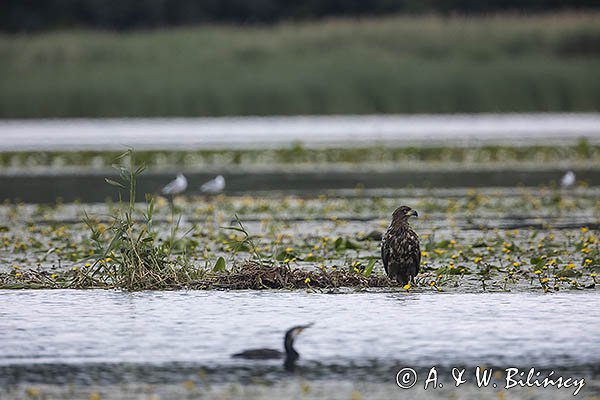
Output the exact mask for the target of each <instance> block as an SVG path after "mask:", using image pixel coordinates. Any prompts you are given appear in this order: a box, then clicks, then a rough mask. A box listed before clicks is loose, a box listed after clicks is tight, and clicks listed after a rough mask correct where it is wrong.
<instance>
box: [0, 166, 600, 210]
mask: <svg viewBox="0 0 600 400" xmlns="http://www.w3.org/2000/svg"><path fill="white" fill-rule="evenodd" d="M575 173H576V174H577V178H578V179H579V180H580V181H585V182H587V183H588V184H589V185H592V186H597V185H600V170H599V169H597V168H588V169H578V170H576V171H575ZM562 174H564V170H562V169H548V170H513V169H498V170H493V171H489V170H480V171H476V170H454V171H448V170H438V171H432V170H427V171H423V170H374V171H366V170H345V171H338V170H336V171H327V170H325V171H260V172H247V171H239V170H236V171H228V172H224V173H223V175H225V178H226V180H227V188H226V191H225V192H226V193H227V194H230V195H244V194H253V193H260V192H264V191H278V192H280V193H287V194H296V193H301V194H304V195H307V194H311V195H315V194H321V193H327V192H328V191H330V190H341V189H356V188H361V189H377V188H392V189H400V188H410V187H414V188H456V187H473V188H483V187H498V188H501V187H517V186H541V185H548V184H549V183H551V182H556V181H557V180H558V179H559V178H560V177H561V176H562ZM106 177H108V178H111V179H114V178H116V175H114V174H113V173H107V172H106V171H102V172H97V173H88V172H86V173H81V174H80V173H65V174H54V173H41V172H39V173H31V174H2V175H0V187H2V191H1V192H0V200H15V199H18V200H20V201H24V202H27V203H53V202H55V201H56V200H57V199H62V200H63V201H66V202H71V201H75V200H80V201H83V202H99V201H104V200H106V199H112V200H115V201H116V200H118V198H119V196H118V193H116V191H115V188H114V187H112V186H110V185H108V184H106V182H105V178H106ZM212 178H214V174H212V173H211V174H209V173H189V174H188V182H189V186H188V187H189V188H190V189H189V190H188V192H187V194H189V195H193V194H200V192H199V187H200V185H201V184H202V183H203V182H206V181H207V180H209V179H212ZM171 179H173V175H172V174H165V173H150V172H148V173H145V174H144V175H142V176H140V177H139V178H138V182H137V185H138V191H137V192H138V197H137V199H136V200H138V201H142V200H143V199H144V196H145V193H159V192H160V190H161V188H162V187H163V186H164V185H165V184H166V183H168V182H169V181H170V180H171ZM123 195H124V196H125V195H126V193H124V194H123Z"/></svg>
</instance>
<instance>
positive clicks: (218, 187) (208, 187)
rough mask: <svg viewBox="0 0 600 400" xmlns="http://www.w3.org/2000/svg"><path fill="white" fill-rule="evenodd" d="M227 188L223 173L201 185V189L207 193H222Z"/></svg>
mask: <svg viewBox="0 0 600 400" xmlns="http://www.w3.org/2000/svg"><path fill="white" fill-rule="evenodd" d="M224 189H225V178H223V175H219V176H217V177H216V178H214V179H211V180H210V181H208V182H206V183H205V184H204V185H202V186H200V191H201V192H202V193H206V194H217V193H221V192H222V191H223V190H224Z"/></svg>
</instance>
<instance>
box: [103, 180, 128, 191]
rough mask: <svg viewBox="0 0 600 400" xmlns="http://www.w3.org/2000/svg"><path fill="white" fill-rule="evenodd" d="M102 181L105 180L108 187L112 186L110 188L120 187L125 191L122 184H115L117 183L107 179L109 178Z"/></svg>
mask: <svg viewBox="0 0 600 400" xmlns="http://www.w3.org/2000/svg"><path fill="white" fill-rule="evenodd" d="M104 180H105V181H106V183H108V184H109V185H112V186H117V187H120V188H123V189H125V186H123V184H122V183H120V182H117V181H115V180H113V179H109V178H104Z"/></svg>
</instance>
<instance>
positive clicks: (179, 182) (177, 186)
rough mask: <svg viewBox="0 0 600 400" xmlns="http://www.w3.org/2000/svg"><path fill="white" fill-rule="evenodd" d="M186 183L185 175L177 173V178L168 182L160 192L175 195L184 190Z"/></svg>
mask: <svg viewBox="0 0 600 400" xmlns="http://www.w3.org/2000/svg"><path fill="white" fill-rule="evenodd" d="M187 186H188V183H187V179H186V178H185V175H183V174H182V173H179V174H177V178H175V179H174V180H172V181H171V182H169V183H168V184H167V185H166V186H165V187H164V188H162V194H166V195H176V194H180V193H183V192H185V189H187Z"/></svg>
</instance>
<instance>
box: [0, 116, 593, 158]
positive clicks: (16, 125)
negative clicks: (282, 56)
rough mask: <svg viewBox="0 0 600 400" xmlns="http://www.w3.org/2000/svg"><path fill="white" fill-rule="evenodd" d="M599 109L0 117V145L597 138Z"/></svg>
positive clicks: (139, 145) (494, 141)
mask: <svg viewBox="0 0 600 400" xmlns="http://www.w3.org/2000/svg"><path fill="white" fill-rule="evenodd" d="M599 127H600V114H598V113H573V114H560V113H557V114H552V113H541V114H463V115H460V114H450V115H426V114H424V115H349V116H292V117H227V118H166V119H164V118H129V119H66V120H65V119H62V120H61V119H51V120H8V121H0V135H1V136H2V137H3V139H4V140H2V141H0V151H23V150H25V151H40V150H90V149H93V150H107V149H112V150H117V151H121V150H122V149H123V146H133V147H135V148H136V149H138V150H141V149H159V150H169V149H170V150H173V149H184V150H189V149H192V148H202V149H207V148H265V147H281V146H289V145H290V144H293V143H294V142H298V141H300V142H302V143H304V144H306V145H308V146H324V147H328V146H329V147H331V146H334V147H339V146H344V147H347V146H364V145H373V143H378V144H393V145H395V146H407V145H418V146H431V145H448V144H450V145H478V144H488V145H490V144H501V145H505V144H506V143H511V144H512V145H519V144H532V143H541V142H543V143H544V144H546V145H549V144H555V145H556V144H566V143H570V144H572V143H574V142H576V141H577V140H578V138H581V137H585V138H586V139H587V140H589V141H590V142H592V143H597V142H598V140H600V128H599Z"/></svg>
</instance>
